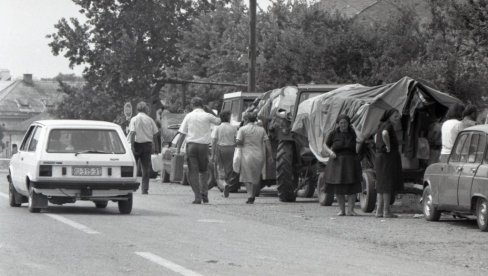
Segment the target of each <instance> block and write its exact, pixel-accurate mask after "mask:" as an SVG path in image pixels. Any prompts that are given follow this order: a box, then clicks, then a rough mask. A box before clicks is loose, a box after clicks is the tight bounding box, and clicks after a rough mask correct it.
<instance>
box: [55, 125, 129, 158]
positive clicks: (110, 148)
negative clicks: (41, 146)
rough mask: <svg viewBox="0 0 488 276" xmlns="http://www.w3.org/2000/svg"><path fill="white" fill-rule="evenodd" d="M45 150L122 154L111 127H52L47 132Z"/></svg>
mask: <svg viewBox="0 0 488 276" xmlns="http://www.w3.org/2000/svg"><path fill="white" fill-rule="evenodd" d="M46 150H47V152H59V153H78V154H79V153H83V154H91V153H98V154H100V153H111V154H124V153H125V148H124V145H123V144H122V141H121V140H120V137H119V134H118V133H117V131H115V130H112V129H53V130H51V131H50V132H49V138H48V144H47V149H46Z"/></svg>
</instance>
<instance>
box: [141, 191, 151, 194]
mask: <svg viewBox="0 0 488 276" xmlns="http://www.w3.org/2000/svg"><path fill="white" fill-rule="evenodd" d="M141 194H143V195H147V194H149V193H148V192H147V191H142V192H141Z"/></svg>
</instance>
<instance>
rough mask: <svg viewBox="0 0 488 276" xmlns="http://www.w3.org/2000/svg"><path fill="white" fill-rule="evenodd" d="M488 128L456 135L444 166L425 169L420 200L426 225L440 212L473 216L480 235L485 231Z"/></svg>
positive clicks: (439, 164)
mask: <svg viewBox="0 0 488 276" xmlns="http://www.w3.org/2000/svg"><path fill="white" fill-rule="evenodd" d="M487 134H488V125H480V126H474V127H470V128H467V129H465V130H463V131H462V132H460V133H459V134H458V137H457V139H456V142H455V143H454V146H453V148H452V151H451V154H450V156H449V158H448V160H447V162H445V163H435V164H432V165H430V166H429V167H427V170H426V171H425V176H424V192H423V197H422V204H423V212H424V215H425V219H426V220H428V221H437V220H439V219H440V216H441V214H442V213H443V212H450V213H453V214H455V215H459V216H462V217H463V216H473V215H474V216H476V221H477V223H478V227H479V228H480V230H481V231H488V154H487Z"/></svg>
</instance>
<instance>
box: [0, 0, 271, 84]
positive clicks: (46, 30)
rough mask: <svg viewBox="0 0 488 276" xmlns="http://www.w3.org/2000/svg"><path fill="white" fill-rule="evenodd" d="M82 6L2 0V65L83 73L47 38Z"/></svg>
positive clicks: (22, 70) (16, 73) (54, 0)
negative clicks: (55, 51) (54, 52)
mask: <svg viewBox="0 0 488 276" xmlns="http://www.w3.org/2000/svg"><path fill="white" fill-rule="evenodd" d="M246 1H247V0H246ZM257 2H258V6H259V7H261V8H262V9H266V8H267V6H268V5H269V0H257ZM78 10H79V8H78V6H76V5H75V4H74V3H73V2H72V1H71V0H0V69H8V70H10V74H11V75H12V76H13V77H14V78H20V77H22V75H23V74H26V73H29V74H33V77H34V78H35V79H40V78H52V77H54V76H56V75H58V74H59V73H63V74H72V73H75V74H77V75H81V72H82V71H83V67H81V66H78V67H76V68H74V69H71V68H69V61H68V59H67V58H65V57H63V56H62V55H60V56H54V55H53V54H52V52H51V49H50V47H49V46H48V45H47V44H48V43H49V41H50V39H48V38H46V35H47V34H51V33H54V32H55V31H56V30H55V28H54V24H56V23H57V22H58V20H59V19H60V18H62V17H65V18H69V17H78V16H79V13H78Z"/></svg>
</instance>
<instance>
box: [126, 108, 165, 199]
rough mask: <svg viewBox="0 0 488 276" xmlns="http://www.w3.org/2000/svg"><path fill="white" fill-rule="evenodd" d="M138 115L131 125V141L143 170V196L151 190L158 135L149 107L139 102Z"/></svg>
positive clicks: (131, 121) (135, 155)
mask: <svg viewBox="0 0 488 276" xmlns="http://www.w3.org/2000/svg"><path fill="white" fill-rule="evenodd" d="M136 110H137V112H138V113H137V115H136V116H134V117H133V118H132V119H131V120H130V123H129V141H130V142H131V145H132V152H133V153H134V157H135V158H136V162H138V161H139V160H140V162H141V169H142V191H141V192H142V194H143V195H145V194H147V193H148V190H149V174H150V172H151V151H152V141H153V136H154V135H155V134H156V133H158V131H159V130H158V128H157V126H156V123H155V122H154V120H153V119H152V118H151V117H149V116H148V115H147V114H148V113H149V107H148V106H147V104H146V103H145V102H139V103H138V104H137V106H136Z"/></svg>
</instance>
